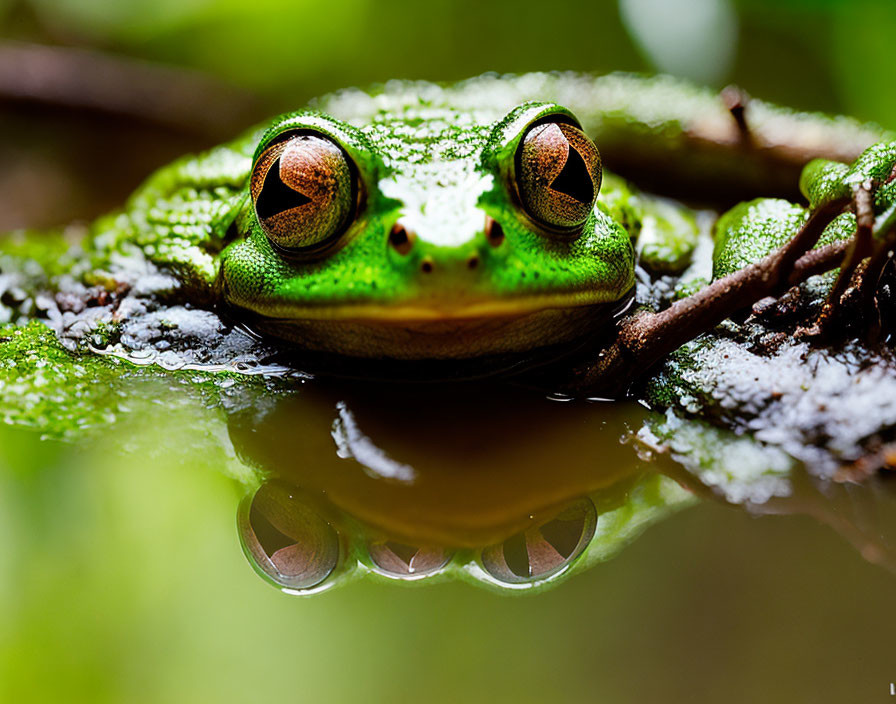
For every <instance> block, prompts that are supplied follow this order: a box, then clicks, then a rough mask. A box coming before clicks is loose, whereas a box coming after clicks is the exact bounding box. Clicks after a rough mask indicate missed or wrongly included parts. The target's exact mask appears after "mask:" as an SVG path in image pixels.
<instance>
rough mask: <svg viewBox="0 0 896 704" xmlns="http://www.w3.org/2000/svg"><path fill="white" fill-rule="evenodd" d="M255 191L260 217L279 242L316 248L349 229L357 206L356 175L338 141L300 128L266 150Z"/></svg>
mask: <svg viewBox="0 0 896 704" xmlns="http://www.w3.org/2000/svg"><path fill="white" fill-rule="evenodd" d="M249 190H250V192H251V194H252V202H253V203H254V204H255V215H256V216H257V217H258V222H259V223H260V224H261V227H262V228H263V229H264V231H265V233H266V234H267V236H268V237H269V238H270V240H271V241H272V242H273V243H274V244H276V245H278V246H279V247H282V248H284V249H288V250H295V251H299V252H301V251H315V250H319V249H321V248H323V247H325V246H326V245H327V244H329V243H331V242H332V241H333V240H334V239H335V238H336V237H337V236H338V235H339V234H341V233H342V231H343V230H344V229H345V226H346V224H347V223H348V220H349V218H350V217H351V214H352V210H353V209H354V200H355V190H356V189H355V175H354V172H353V168H352V165H351V164H350V163H349V160H348V158H347V157H346V155H345V152H343V151H342V149H341V148H340V147H339V146H338V145H337V144H336V143H335V142H333V141H332V140H330V139H327V138H326V137H322V136H318V135H315V134H307V133H299V134H292V135H285V138H284V139H281V140H279V141H277V142H275V143H274V144H273V145H271V146H270V147H268V148H267V149H266V150H265V151H264V152H262V154H261V156H259V157H258V159H257V160H256V161H255V166H254V167H253V169H252V180H251V182H250V186H249Z"/></svg>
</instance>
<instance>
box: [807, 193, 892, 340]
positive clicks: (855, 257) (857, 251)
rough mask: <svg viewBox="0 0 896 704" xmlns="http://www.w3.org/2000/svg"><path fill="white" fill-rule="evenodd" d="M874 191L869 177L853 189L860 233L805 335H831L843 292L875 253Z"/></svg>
mask: <svg viewBox="0 0 896 704" xmlns="http://www.w3.org/2000/svg"><path fill="white" fill-rule="evenodd" d="M874 191H875V185H874V184H873V183H872V182H871V181H865V182H864V183H862V184H860V185H859V186H857V187H856V188H855V190H854V191H853V209H854V210H855V214H856V234H855V236H854V237H853V238H852V240H851V244H850V247H849V251H848V252H847V254H846V258H845V259H844V262H843V266H842V267H841V268H840V273H839V275H838V276H837V280H836V282H835V283H834V287H833V288H832V289H831V291H830V293H829V294H828V298H827V300H826V301H825V304H824V307H823V308H822V309H821V313H820V314H819V315H818V319H817V320H816V321H815V324H814V325H813V326H812V327H811V328H808V329H806V330H804V331H802V335H803V336H805V337H820V338H829V337H831V335H832V334H833V328H834V326H835V324H836V322H837V321H838V319H839V317H840V316H839V312H840V310H841V308H842V301H843V296H844V295H845V294H846V293H847V291H848V290H850V289H851V288H853V285H852V284H853V279H854V278H855V277H856V275H857V272H858V270H859V265H860V264H861V263H862V262H863V261H864V260H865V259H866V258H867V257H869V256H870V255H871V253H872V245H873V241H872V230H873V229H874Z"/></svg>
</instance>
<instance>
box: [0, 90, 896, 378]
mask: <svg viewBox="0 0 896 704" xmlns="http://www.w3.org/2000/svg"><path fill="white" fill-rule="evenodd" d="M888 136H889V135H888V134H887V133H886V132H884V131H883V130H881V129H879V128H877V127H874V126H867V125H863V124H860V123H858V122H855V121H852V120H848V119H845V118H827V117H823V116H820V115H814V114H803V113H794V112H791V111H788V110H785V109H782V108H776V107H773V106H769V105H766V104H764V103H760V102H759V101H750V102H746V101H745V100H743V96H741V95H736V96H735V99H734V100H732V99H731V96H730V95H723V96H719V95H718V94H715V93H713V92H712V91H708V90H704V89H699V88H695V87H693V86H690V85H688V84H685V83H683V82H680V81H677V80H674V79H671V78H667V77H658V78H641V77H637V76H629V75H610V76H604V77H592V76H587V75H580V74H527V75H522V76H504V77H501V76H494V75H486V76H483V77H480V78H476V79H472V80H469V81H466V82H463V83H460V84H456V85H453V86H438V85H434V84H430V83H419V82H418V83H412V82H393V83H388V84H386V85H384V86H380V87H378V88H376V89H374V90H371V91H369V92H365V91H359V90H348V91H343V92H340V93H335V94H332V95H329V96H326V97H324V98H321V99H319V100H317V101H315V102H313V103H312V105H311V107H310V108H309V109H306V110H302V111H299V112H296V113H291V114H288V115H284V116H281V117H278V118H276V119H274V120H273V121H271V122H270V123H269V124H266V125H263V126H261V127H260V128H256V129H252V130H250V131H249V132H248V133H247V134H246V135H244V136H242V137H240V138H238V139H236V140H234V141H233V142H231V143H229V144H225V145H223V146H221V147H219V148H216V149H213V150H211V151H209V152H207V153H204V154H201V155H199V156H196V157H187V158H184V159H182V160H180V161H178V162H175V163H174V164H172V165H171V166H168V167H166V168H163V169H161V170H160V171H158V172H157V173H155V174H154V175H153V176H151V177H150V178H149V179H148V181H147V182H146V183H145V185H144V186H142V187H141V188H140V189H139V190H138V191H137V192H136V193H135V194H134V196H133V197H132V198H131V199H130V200H129V202H128V203H127V205H126V206H125V208H124V209H123V210H122V211H120V212H117V213H113V214H111V215H109V216H106V217H103V218H100V219H99V220H98V221H96V222H95V223H94V224H93V225H91V226H90V227H89V228H88V231H87V233H86V237H84V238H83V239H82V240H80V242H79V243H76V244H74V245H73V244H72V238H71V236H69V235H70V233H66V236H64V237H59V238H57V239H56V240H53V239H45V240H44V241H43V249H42V250H41V253H40V254H35V253H34V252H35V250H34V248H31V247H29V246H28V238H27V237H23V236H22V235H21V234H19V235H17V236H13V237H12V238H9V239H7V240H6V241H5V242H4V245H3V250H4V252H3V254H4V256H3V258H2V259H0V272H3V273H5V274H6V284H5V286H4V288H5V289H6V293H7V295H6V296H5V297H4V298H3V300H4V302H5V304H6V309H7V310H6V314H5V317H6V318H7V319H10V320H13V321H20V322H21V321H23V320H24V319H26V318H27V317H33V316H38V317H45V318H48V319H49V320H50V321H51V322H52V323H53V324H54V326H55V327H56V329H57V332H58V333H59V334H60V335H61V336H62V338H63V339H64V340H66V341H67V343H68V344H69V346H71V347H75V346H77V344H78V343H82V342H83V341H84V340H85V339H88V338H89V339H88V342H89V344H90V345H91V346H93V347H99V348H103V347H106V346H110V345H112V344H117V345H119V347H121V346H122V345H123V346H124V348H126V349H128V350H130V351H134V350H136V349H139V348H140V345H141V344H143V345H148V344H156V343H157V342H158V340H159V339H160V338H163V337H164V336H165V333H166V331H170V330H171V329H173V328H177V327H178V322H177V316H174V315H168V316H167V317H166V311H170V310H172V309H173V308H175V307H180V309H183V308H187V309H197V308H198V309H201V310H205V311H207V312H209V313H210V314H211V312H212V311H214V315H217V316H221V317H223V318H224V319H225V320H228V319H229V320H236V321H239V322H240V323H241V324H242V325H244V326H245V328H246V329H248V330H250V331H251V332H253V333H257V334H259V335H260V336H261V339H262V340H265V341H270V340H274V341H286V342H288V343H289V344H290V345H291V346H292V348H293V349H294V348H296V347H298V348H299V349H301V350H304V351H310V352H314V353H324V354H327V355H332V354H335V355H339V356H340V357H342V358H347V359H350V360H352V359H353V360H387V361H389V362H397V363H399V364H405V363H410V362H419V361H438V362H445V361H448V362H452V361H470V360H474V361H483V360H491V361H492V362H494V360H499V363H500V365H501V366H506V365H507V364H508V361H507V360H515V359H519V358H520V357H526V358H531V359H537V360H543V359H556V357H557V356H558V355H560V354H562V353H564V352H565V351H568V350H570V349H576V348H578V347H581V346H582V345H585V344H586V343H587V342H588V341H589V340H592V339H593V338H594V336H595V335H597V334H600V332H601V330H604V329H606V328H607V326H608V325H610V324H611V321H612V320H613V319H614V317H615V316H617V315H618V314H619V313H620V312H621V311H623V310H625V308H626V306H627V305H629V303H630V302H631V300H632V297H633V295H634V290H635V283H636V262H638V261H640V264H641V265H642V267H644V268H646V269H647V270H649V271H652V272H654V273H655V274H667V273H674V272H680V271H681V270H682V269H683V268H684V267H686V266H687V265H688V263H689V261H690V256H691V253H692V251H693V249H694V246H695V243H696V242H697V233H698V228H697V227H696V225H695V215H694V211H692V210H690V209H688V208H686V207H684V206H681V205H679V204H677V203H674V202H672V201H669V200H665V199H662V198H656V197H653V196H647V195H645V194H644V193H642V192H640V191H638V190H636V189H635V188H634V187H633V186H631V185H630V184H629V182H628V181H626V180H623V178H620V177H619V176H616V175H614V174H612V173H610V172H609V171H607V170H605V169H604V168H603V166H604V163H607V164H608V165H609V166H613V167H616V168H618V169H619V170H620V171H621V172H622V173H623V174H624V175H626V176H636V177H639V178H641V180H642V181H643V182H644V183H646V184H647V185H648V186H649V188H650V189H651V190H652V191H656V192H661V193H668V194H673V195H674V194H681V193H691V194H692V195H693V194H695V193H696V194H699V197H697V198H694V200H701V199H702V198H703V197H704V196H706V197H707V198H710V197H715V196H717V195H719V194H722V197H723V198H727V199H729V200H730V198H731V197H732V195H733V196H735V197H738V196H742V195H744V194H753V195H760V194H770V193H784V194H789V193H791V192H792V188H793V187H794V186H795V184H796V174H797V173H798V172H799V169H801V168H802V166H803V165H804V164H805V163H806V162H807V161H808V160H809V159H810V158H812V157H819V156H820V157H827V158H828V159H830V160H833V161H834V162H839V161H844V160H852V159H854V158H855V157H857V156H858V155H859V154H860V153H861V152H862V150H864V149H865V148H866V147H868V146H869V145H870V144H872V143H874V142H877V141H880V140H882V139H885V138H887V137H888ZM891 152H892V150H890V152H887V151H886V150H883V152H881V151H879V152H877V158H876V159H875V160H874V164H875V168H876V169H877V170H878V171H881V172H883V171H886V170H887V168H888V167H889V168H891V164H890V162H891V161H892V159H891V156H892V154H891ZM888 160H889V161H888ZM844 168H845V167H844ZM812 174H814V176H813V175H812ZM812 174H810V175H809V177H807V179H806V180H805V181H804V183H803V187H804V190H806V192H810V193H814V192H815V191H819V192H820V191H822V190H824V191H825V192H833V191H837V189H840V190H842V189H843V188H847V187H848V186H846V185H844V184H846V183H847V182H848V181H849V175H848V174H847V173H846V172H845V171H842V170H841V171H838V170H837V169H832V168H820V167H813V171H812ZM817 184H822V185H817ZM885 205H886V203H885V202H884V201H881V202H880V203H879V204H878V206H879V208H878V209H881V208H884V207H885ZM792 207H793V208H796V209H797V210H799V211H800V212H801V213H805V211H804V209H802V208H801V207H800V206H792ZM738 212H740V211H738ZM748 217H750V214H748V213H746V214H745V213H740V214H739V215H738V213H735V215H732V216H729V217H728V218H727V219H724V220H723V221H722V222H723V224H724V227H723V232H722V236H721V237H719V238H718V240H719V241H720V242H725V243H726V246H728V247H730V246H731V242H732V238H731V237H728V236H727V235H726V233H727V232H732V233H734V232H739V231H740V230H743V229H744V228H740V230H739V224H740V222H741V220H742V219H743V218H748ZM800 217H801V216H800V215H797V216H796V217H795V218H793V217H791V218H790V219H787V218H781V219H779V220H775V219H774V218H772V220H771V222H766V223H765V224H764V225H763V228H765V229H770V230H775V232H776V233H777V232H778V231H779V230H783V231H784V232H785V235H783V236H780V237H778V236H776V237H772V238H768V239H769V240H770V241H771V240H774V244H775V245H778V244H780V242H781V240H782V239H786V234H787V233H790V234H792V232H793V230H794V227H795V226H797V225H798V221H799V220H800ZM775 228H777V230H776V229H775ZM788 228H789V229H788ZM747 230H748V232H747V234H746V235H744V237H742V238H741V240H744V239H747V240H749V239H750V238H754V237H755V235H756V232H755V229H750V228H747ZM844 236H847V233H844ZM764 253H765V251H763V252H751V257H752V258H753V259H755V258H757V257H759V256H761V255H762V254H764ZM720 256H721V257H722V258H724V256H727V255H720ZM29 258H33V259H37V260H38V261H39V263H41V264H42V265H43V266H42V267H38V268H36V269H35V267H33V266H31V265H26V264H23V262H26V261H27V260H28V259H29ZM2 275H3V274H0V277H2ZM10 277H12V278H10ZM0 281H2V278H0ZM13 289H14V290H15V291H17V292H18V295H9V293H10V291H11V290H13ZM47 293H48V294H49V298H48V297H47V295H43V298H41V297H40V296H41V294H47ZM40 301H43V302H42V303H41V302H40ZM2 311H3V309H2V308H0V312H2ZM148 315H156V318H155V321H156V322H155V323H154V324H155V326H156V327H155V328H153V330H154V332H153V333H152V334H146V333H145V332H144V333H135V332H134V331H133V330H131V329H130V328H128V326H129V325H130V324H131V323H132V322H133V321H134V320H139V319H145V318H146V317H147V316H148ZM160 315H161V317H162V318H164V321H163V323H159V322H158V320H159V318H160ZM181 327H182V328H183V327H188V326H183V325H182V326H181ZM193 327H197V326H195V325H194V326H193ZM208 329H212V330H214V331H215V333H216V334H217V332H219V331H220V326H218V327H216V326H215V325H212V326H211V328H206V329H205V330H206V331H207V330H208ZM123 331H124V332H123ZM91 336H92V337H91ZM176 336H177V335H173V337H176ZM211 338H212V335H210V334H206V332H200V333H197V334H196V335H194V336H193V337H192V338H191V341H190V342H189V345H191V346H193V347H196V346H201V345H207V346H210V347H213V346H214V344H213V343H212V342H211V341H210V340H211ZM168 344H169V342H167V341H166V342H163V346H166V345H168ZM266 344H267V343H266ZM274 344H277V343H276V342H275V343H274ZM156 346H157V347H158V345H156ZM219 346H220V345H219ZM221 347H224V348H226V349H230V347H229V346H228V345H223V346H221ZM213 356H214V355H211V356H210V355H206V356H205V357H206V358H211V357H213ZM488 368H494V364H492V365H491V366H490V367H488Z"/></svg>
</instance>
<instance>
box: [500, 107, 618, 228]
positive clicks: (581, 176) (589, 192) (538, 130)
mask: <svg viewBox="0 0 896 704" xmlns="http://www.w3.org/2000/svg"><path fill="white" fill-rule="evenodd" d="M516 179H517V188H518V189H519V194H520V198H521V199H522V201H523V205H524V206H525V208H526V210H528V211H529V214H530V215H531V216H532V217H533V218H535V219H536V220H538V221H539V222H541V223H543V224H544V225H547V226H548V227H549V228H552V229H558V230H573V229H576V228H579V227H581V226H582V225H583V224H584V223H585V220H587V219H588V216H589V215H590V214H591V210H592V208H594V200H595V199H596V198H597V193H598V191H599V190H600V181H601V165H600V154H598V151H597V147H596V146H594V142H592V141H591V140H590V139H588V137H587V136H586V135H585V133H584V132H582V130H580V129H579V128H578V127H576V126H575V125H571V124H568V123H565V122H541V123H538V124H536V125H534V126H533V127H531V128H530V129H529V131H528V132H527V133H526V136H525V137H524V138H523V140H522V142H520V146H519V148H518V150H517V156H516Z"/></svg>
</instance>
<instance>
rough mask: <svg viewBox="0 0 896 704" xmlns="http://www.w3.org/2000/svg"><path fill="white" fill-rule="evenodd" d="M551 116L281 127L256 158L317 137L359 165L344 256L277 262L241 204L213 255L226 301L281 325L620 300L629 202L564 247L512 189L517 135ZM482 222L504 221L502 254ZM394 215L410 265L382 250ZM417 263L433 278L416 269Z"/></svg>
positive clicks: (417, 115)
mask: <svg viewBox="0 0 896 704" xmlns="http://www.w3.org/2000/svg"><path fill="white" fill-rule="evenodd" d="M557 111H558V110H557V108H556V107H555V106H552V105H538V104H533V105H527V106H525V107H524V108H522V109H519V110H516V111H514V112H513V113H512V114H511V115H510V116H509V117H508V118H506V119H503V120H499V121H498V122H497V124H495V123H494V122H492V121H491V120H490V119H489V118H492V117H494V113H491V114H489V115H488V116H487V117H478V116H477V115H476V114H474V115H472V116H471V115H469V114H467V113H466V112H462V111H459V110H456V109H452V108H449V107H447V106H437V105H426V106H424V107H422V108H421V107H420V106H419V105H406V106H404V107H403V109H401V110H398V111H395V112H390V113H385V114H376V115H372V116H371V118H370V119H371V122H370V123H369V124H367V125H365V126H364V127H363V128H361V129H357V128H353V127H352V126H351V125H348V124H346V123H341V122H335V121H330V120H328V119H325V118H322V117H320V116H317V115H313V114H310V113H298V114H296V115H293V116H288V117H286V118H284V119H282V120H280V121H278V123H277V124H276V125H275V126H274V127H273V128H272V129H271V130H270V131H269V133H268V135H267V136H266V138H265V139H263V140H262V142H261V144H260V145H259V149H263V148H264V146H265V144H266V143H267V141H268V140H270V139H272V138H274V137H275V136H276V135H278V134H279V133H281V132H282V131H284V130H288V129H295V128H303V127H308V128H313V129H318V130H321V129H323V130H326V131H327V132H328V133H329V134H330V135H331V136H333V137H334V138H339V141H340V143H341V144H342V146H343V147H344V148H345V149H346V151H348V152H349V155H350V156H351V157H352V159H353V160H354V162H355V163H356V164H358V165H359V170H360V172H361V174H362V181H363V182H364V184H365V186H366V188H365V190H366V198H365V200H366V204H365V205H364V207H363V209H362V212H361V213H360V214H359V217H358V219H357V220H356V221H355V222H354V223H353V224H352V226H351V227H350V229H349V231H348V232H347V233H346V235H345V241H346V242H345V244H344V246H341V247H338V248H337V250H336V251H335V252H333V253H332V254H329V255H327V256H325V257H323V258H322V259H315V260H314V261H311V262H303V261H296V260H290V259H288V258H286V257H284V256H282V255H281V254H279V253H278V252H276V250H275V249H274V248H273V247H272V245H271V243H270V241H269V240H268V238H267V236H266V235H265V233H264V232H263V230H262V229H261V227H260V226H259V225H258V223H257V219H256V218H255V216H254V214H253V212H252V210H251V207H245V208H244V210H243V211H242V212H241V213H240V216H239V219H238V223H237V229H238V230H240V231H245V232H246V237H245V239H243V240H240V241H237V242H235V243H234V244H233V245H232V246H230V247H229V248H228V249H227V250H225V251H224V252H223V253H222V256H221V266H222V272H221V273H222V281H223V284H224V290H225V297H226V298H227V300H228V301H229V302H231V303H233V304H235V305H238V306H240V307H243V308H247V309H250V310H253V311H255V312H256V313H260V314H262V315H271V316H272V317H289V314H290V311H291V309H293V308H294V307H296V306H298V307H301V308H304V307H306V306H309V307H319V306H326V307H333V308H338V307H339V306H340V305H344V304H359V303H360V304H364V303H377V304H397V303H409V302H413V303H415V304H422V305H426V304H427V303H431V304H433V305H437V304H439V303H447V302H456V301H457V299H458V298H460V299H466V300H470V301H482V300H488V299H490V298H507V297H514V296H525V295H539V294H544V293H554V292H567V291H571V292H577V293H581V294H582V295H587V296H588V297H589V298H590V299H591V300H592V301H595V302H597V301H614V300H618V299H619V298H621V297H622V296H623V294H625V293H626V292H627V291H628V290H629V289H630V288H631V287H632V285H633V283H634V278H633V259H634V257H633V250H632V247H631V239H630V235H629V232H627V231H626V230H625V229H624V228H623V227H621V226H620V225H619V224H618V223H617V221H616V217H614V216H618V213H619V211H620V210H621V209H622V208H624V207H625V206H626V204H625V203H619V204H618V206H616V207H613V208H611V207H609V206H607V205H606V203H603V204H601V205H600V206H598V207H597V208H595V211H594V213H593V214H592V216H591V218H589V220H588V222H587V223H586V224H585V227H584V229H583V232H582V234H581V235H580V236H579V237H577V238H576V239H575V240H573V241H572V242H568V241H565V240H563V239H560V238H557V237H550V236H549V235H546V234H545V233H544V232H543V231H540V230H539V229H537V228H536V226H535V225H534V223H533V222H532V221H531V220H529V219H528V218H527V217H526V216H525V214H524V213H523V211H522V210H521V208H519V206H517V205H516V204H515V203H514V202H513V196H512V193H511V189H510V188H509V187H508V175H507V174H508V172H509V171H510V170H511V169H512V163H513V157H514V154H515V153H516V147H517V144H518V142H519V140H520V138H521V137H522V135H523V133H524V131H525V129H526V127H528V126H529V125H530V124H531V123H532V122H534V121H535V120H538V119H540V118H542V117H544V116H546V115H549V114H552V113H555V112H557ZM561 114H563V113H562V112H561ZM613 204H614V205H616V200H614V201H613ZM247 205H248V204H247ZM486 215H488V216H491V217H493V218H494V219H495V220H496V221H497V222H498V223H500V224H501V226H502V228H503V230H504V233H505V235H506V238H507V240H506V246H501V247H491V246H489V245H488V243H487V241H486V236H485V223H486ZM399 218H402V220H403V222H406V223H408V225H409V226H411V227H413V230H414V232H415V233H416V234H417V238H418V239H417V242H416V244H415V246H414V247H413V249H412V251H411V252H410V253H409V254H408V255H407V256H402V255H401V254H399V253H398V252H396V251H395V250H394V249H392V248H390V247H389V246H388V234H389V230H390V229H391V227H392V225H393V224H395V222H396V221H398V219H399ZM471 256H476V257H478V258H479V260H480V261H481V265H480V266H478V267H477V268H476V270H475V271H470V270H469V268H468V266H467V261H468V260H469V258H470V257H471ZM424 258H426V259H429V260H430V261H432V262H433V269H434V272H433V275H426V274H424V273H421V262H422V261H423V260H424Z"/></svg>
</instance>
